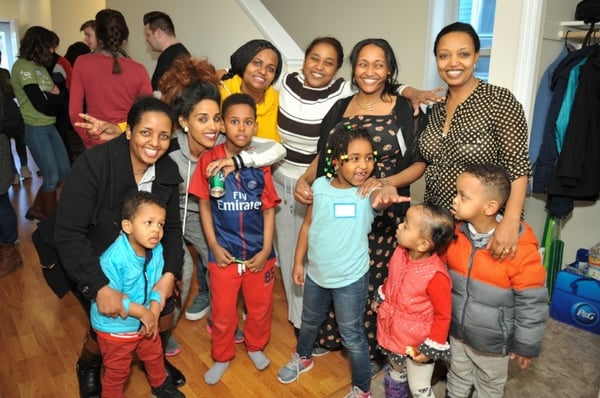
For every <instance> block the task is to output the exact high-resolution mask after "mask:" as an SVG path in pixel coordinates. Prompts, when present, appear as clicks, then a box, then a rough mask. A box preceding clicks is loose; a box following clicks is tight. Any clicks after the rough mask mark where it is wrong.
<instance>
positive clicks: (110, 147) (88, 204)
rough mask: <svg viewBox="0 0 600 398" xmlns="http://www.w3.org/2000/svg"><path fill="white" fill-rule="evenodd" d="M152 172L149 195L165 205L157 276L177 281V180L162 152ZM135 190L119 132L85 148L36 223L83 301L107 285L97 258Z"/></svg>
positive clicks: (179, 235) (173, 166) (116, 229)
mask: <svg viewBox="0 0 600 398" xmlns="http://www.w3.org/2000/svg"><path fill="white" fill-rule="evenodd" d="M155 170H156V178H155V180H154V182H153V183H152V192H153V193H155V194H156V195H157V196H158V197H159V198H160V199H161V200H162V201H163V202H164V203H166V204H167V219H166V222H165V227H164V236H163V239H162V244H163V247H164V258H165V267H164V271H163V272H171V273H173V274H174V275H175V277H176V278H177V279H181V268H182V264H183V245H182V233H181V220H180V216H179V193H178V186H179V183H181V182H182V179H181V177H180V176H179V171H178V169H177V165H176V164H175V162H173V160H171V158H170V157H169V156H168V155H167V154H165V155H164V156H163V157H161V158H160V159H159V160H158V161H157V162H156V165H155ZM135 191H137V184H136V182H135V179H134V176H133V168H132V165H131V157H130V154H129V141H127V139H126V138H125V135H124V134H123V135H122V136H120V137H117V138H115V139H113V140H111V141H109V142H107V143H106V144H102V145H99V146H96V147H94V148H91V149H88V150H87V151H85V152H84V153H83V154H82V155H81V156H80V157H79V158H78V159H77V161H76V162H75V164H74V165H73V168H72V170H71V173H70V175H69V177H68V179H67V181H66V182H65V185H64V188H63V191H62V194H61V197H60V200H59V202H58V204H57V207H56V212H55V214H54V215H53V216H52V217H50V218H48V219H47V220H45V221H43V222H40V224H39V225H38V229H39V232H40V235H41V237H42V239H43V241H44V243H46V244H48V245H50V246H54V247H55V248H56V251H57V252H58V257H59V259H60V264H61V265H62V266H63V267H64V269H65V271H66V272H67V274H68V275H69V276H70V277H71V278H72V279H73V280H74V281H75V283H76V285H77V288H78V289H79V291H80V292H81V293H82V294H83V295H84V296H85V297H86V298H88V299H91V298H94V297H95V296H96V293H97V292H98V290H99V289H100V288H102V287H103V286H105V285H107V284H108V279H107V278H106V276H105V275H104V273H103V272H102V269H101V268H100V262H99V257H100V255H101V254H102V253H103V252H104V251H105V250H106V249H107V248H108V246H109V245H110V244H111V243H112V242H113V241H114V240H115V239H116V238H117V236H118V235H119V233H120V231H121V207H122V206H123V202H124V200H125V198H126V197H127V196H128V195H130V194H132V193H133V192H135ZM40 257H41V256H40ZM41 260H42V264H43V263H44V260H43V259H41Z"/></svg>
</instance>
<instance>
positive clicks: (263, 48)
mask: <svg viewBox="0 0 600 398" xmlns="http://www.w3.org/2000/svg"><path fill="white" fill-rule="evenodd" d="M230 63H231V67H230V68H229V71H228V72H227V73H226V74H225V75H223V77H222V78H221V87H220V91H221V103H223V101H225V98H227V97H229V96H230V95H231V94H235V93H245V94H248V95H250V96H251V97H252V98H253V99H254V101H255V102H256V120H257V121H258V130H257V131H256V136H257V137H262V138H269V139H272V140H275V141H277V142H279V134H278V133H277V110H278V108H279V94H278V93H277V91H276V90H275V89H274V88H273V82H275V81H276V80H277V78H278V77H279V75H280V74H281V53H280V52H279V50H278V49H277V48H275V46H274V45H273V44H271V42H269V41H267V40H262V39H255V40H250V41H249V42H247V43H246V44H244V45H242V46H241V47H240V48H238V49H237V50H235V52H234V53H233V54H231V57H230Z"/></svg>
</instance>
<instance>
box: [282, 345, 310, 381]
mask: <svg viewBox="0 0 600 398" xmlns="http://www.w3.org/2000/svg"><path fill="white" fill-rule="evenodd" d="M313 366H314V364H313V360H312V358H305V357H300V355H298V353H297V352H295V353H294V354H293V355H292V359H290V361H289V362H288V363H287V364H286V365H285V366H284V367H283V368H281V370H280V371H279V373H278V374H277V380H279V381H280V382H281V383H283V384H288V383H291V382H292V381H294V380H297V379H298V377H300V373H304V372H308V371H309V370H311V369H312V368H313Z"/></svg>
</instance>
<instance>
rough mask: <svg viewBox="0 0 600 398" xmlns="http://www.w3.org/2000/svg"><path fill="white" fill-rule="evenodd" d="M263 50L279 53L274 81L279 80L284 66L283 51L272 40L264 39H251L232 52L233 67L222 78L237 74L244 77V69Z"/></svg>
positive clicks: (225, 78)
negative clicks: (282, 61)
mask: <svg viewBox="0 0 600 398" xmlns="http://www.w3.org/2000/svg"><path fill="white" fill-rule="evenodd" d="M262 50H273V52H274V53H275V54H276V55H277V68H276V69H275V77H274V78H273V82H275V81H277V79H278V78H279V75H280V74H281V68H282V65H281V53H280V52H279V50H278V49H277V47H275V46H274V45H273V44H272V43H271V42H270V41H267V40H262V39H254V40H250V41H249V42H247V43H246V44H244V45H242V46H241V47H240V48H238V49H237V50H235V52H234V53H233V54H231V57H230V58H229V62H230V63H231V67H230V68H229V71H228V72H227V73H226V74H225V75H223V77H222V78H221V80H227V79H231V78H232V77H233V76H235V75H238V76H239V77H243V76H244V71H245V70H246V67H247V66H248V64H249V63H250V61H252V59H253V58H254V57H255V56H256V54H258V53H259V52H261V51H262ZM273 82H271V84H273Z"/></svg>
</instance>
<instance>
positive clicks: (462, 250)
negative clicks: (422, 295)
mask: <svg viewBox="0 0 600 398" xmlns="http://www.w3.org/2000/svg"><path fill="white" fill-rule="evenodd" d="M445 257H446V262H447V264H448V268H449V271H450V276H451V278H452V321H451V324H450V335H451V336H453V337H455V338H457V339H460V340H463V341H464V342H465V343H466V344H468V345H469V346H471V347H473V348H474V349H476V350H479V351H482V352H485V353H490V354H501V355H507V354H509V353H515V354H518V355H521V356H525V357H535V356H537V355H539V352H540V347H541V342H542V338H543V336H544V330H545V328H546V320H547V318H548V293H547V290H546V288H545V287H544V282H545V280H546V271H545V269H544V267H543V266H542V260H541V256H540V254H539V252H538V243H537V240H536V238H535V235H534V233H533V231H532V229H531V227H530V226H529V225H527V224H525V223H523V224H521V233H520V237H519V247H518V250H517V254H516V256H515V258H513V259H505V260H503V261H499V260H496V259H494V258H493V257H492V256H491V254H490V252H489V251H488V250H487V249H486V248H485V247H483V248H476V247H475V246H474V245H473V244H472V242H471V238H470V233H469V229H468V224H467V223H458V224H457V226H456V237H455V240H454V241H453V242H452V243H451V244H450V246H449V248H448V251H447V252H446V255H445Z"/></svg>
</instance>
